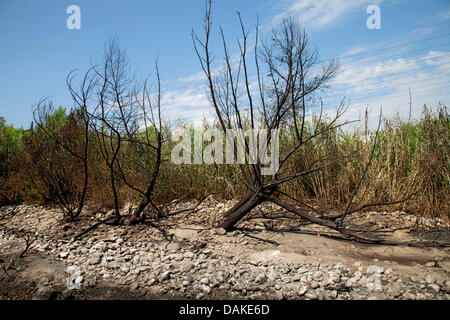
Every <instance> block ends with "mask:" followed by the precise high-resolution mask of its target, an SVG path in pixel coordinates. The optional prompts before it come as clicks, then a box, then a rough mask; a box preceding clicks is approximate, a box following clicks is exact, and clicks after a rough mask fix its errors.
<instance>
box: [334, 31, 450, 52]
mask: <svg viewBox="0 0 450 320" xmlns="http://www.w3.org/2000/svg"><path fill="white" fill-rule="evenodd" d="M448 36H450V33H447V34H443V35H440V36H436V37H431V38H425V39H420V40H416V41H410V42H404V43H402V44H397V45H394V46H389V47H384V48H380V49H375V50H370V51H366V52H361V53H355V54H349V55H343V56H338V58H348V57H355V56H360V55H365V54H368V53H373V52H378V51H384V50H389V49H394V48H399V47H403V46H407V45H410V44H412V43H420V42H425V41H429V40H435V39H440V38H444V37H448Z"/></svg>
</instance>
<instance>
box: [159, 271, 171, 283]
mask: <svg viewBox="0 0 450 320" xmlns="http://www.w3.org/2000/svg"><path fill="white" fill-rule="evenodd" d="M169 278H170V271H165V272H163V274H162V275H161V281H164V280H167V279H169Z"/></svg>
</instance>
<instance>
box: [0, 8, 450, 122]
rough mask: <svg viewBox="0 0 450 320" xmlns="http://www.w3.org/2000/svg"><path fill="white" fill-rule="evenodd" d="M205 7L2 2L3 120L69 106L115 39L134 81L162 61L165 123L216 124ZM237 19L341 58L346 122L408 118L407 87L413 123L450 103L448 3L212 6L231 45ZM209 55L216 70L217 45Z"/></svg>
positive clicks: (330, 100)
mask: <svg viewBox="0 0 450 320" xmlns="http://www.w3.org/2000/svg"><path fill="white" fill-rule="evenodd" d="M372 4H375V5H378V6H379V7H380V9H381V27H382V29H380V30H368V28H367V27H366V20H367V18H368V17H369V14H367V12H366V8H367V7H368V6H369V5H372ZM69 5H78V6H79V7H80V9H81V30H69V29H67V27H66V19H67V18H68V17H69V14H67V13H66V8H67V7H68V6H69ZM204 8H205V2H204V0H190V1H187V0H167V1H154V0H151V1H148V0H145V1H144V0H143V1H137V0H130V1H113V0H109V1H105V0H95V1H94V0H78V1H76V0H71V1H63V0H58V1H54V0H16V1H11V0H0V30H1V31H0V43H1V44H2V45H1V50H0V70H1V71H0V88H1V97H2V99H1V100H0V116H2V117H4V118H6V120H7V121H8V122H9V123H12V124H14V125H15V126H24V127H28V126H29V124H30V122H31V120H32V113H31V107H32V105H33V104H34V103H36V102H37V101H38V100H39V99H40V98H41V97H43V96H52V97H53V100H54V102H55V103H56V104H61V105H63V106H67V107H68V108H70V107H72V103H71V100H70V98H69V94H68V91H67V89H66V87H65V78H66V76H67V74H68V73H69V72H70V71H71V70H73V69H79V70H80V71H83V70H86V69H87V68H88V67H89V65H90V63H91V62H95V61H97V60H98V59H99V58H100V56H101V54H102V50H103V47H104V44H105V42H106V41H107V40H108V38H109V37H111V36H112V35H117V36H118V37H119V39H120V41H121V44H122V45H123V47H124V48H125V49H126V51H127V54H128V58H129V61H130V64H131V65H132V67H133V70H134V71H135V72H136V74H137V75H139V76H142V77H143V76H145V75H146V74H148V73H150V72H152V71H153V65H154V61H155V59H156V58H157V57H158V63H159V68H160V72H161V77H162V80H163V94H164V100H163V101H164V109H165V111H166V116H167V117H168V118H171V119H183V120H185V121H190V122H194V123H199V122H201V120H202V119H203V117H206V118H211V117H212V116H213V115H212V112H213V109H212V107H210V106H209V104H208V101H207V98H206V96H205V87H204V78H203V77H202V76H201V73H200V70H201V69H200V66H199V63H198V60H197V58H196V56H195V52H194V50H193V46H192V40H191V37H190V34H191V30H192V28H194V29H196V30H200V29H201V24H202V17H203V14H204ZM237 10H238V11H240V12H241V15H242V17H243V19H244V22H245V24H246V26H247V28H248V30H249V31H253V29H254V26H255V24H256V15H257V14H258V15H259V20H260V25H261V28H262V29H263V30H270V28H271V27H272V26H274V25H276V24H277V22H278V21H279V20H280V18H282V17H284V16H292V17H294V18H296V19H298V20H299V21H300V23H301V24H302V25H303V26H304V27H305V28H306V29H307V30H308V31H309V34H310V39H311V41H312V42H313V43H314V44H315V45H316V46H317V47H318V49H319V52H320V59H321V60H326V59H329V58H331V57H336V56H339V57H341V58H340V64H341V68H340V71H339V73H338V75H337V77H336V78H335V79H334V80H333V83H332V85H331V88H330V90H329V92H327V97H326V98H325V102H326V105H327V106H330V107H332V106H333V104H335V102H336V99H337V98H338V97H342V96H345V97H348V98H349V99H350V107H349V112H348V114H347V117H349V118H352V117H355V116H356V117H357V116H358V114H359V113H360V112H361V111H362V110H363V109H364V108H365V107H366V106H369V107H370V108H371V109H372V110H373V112H374V113H376V112H377V110H378V108H379V107H380V106H383V112H384V113H385V114H388V115H389V114H394V113H395V112H398V113H399V114H400V115H401V116H406V115H407V113H408V111H409V93H408V89H409V88H411V90H412V96H413V99H412V102H413V117H415V118H417V117H419V116H420V110H421V107H422V106H423V104H424V103H427V104H431V105H436V104H437V103H438V102H442V103H446V104H447V105H448V103H449V101H450V90H449V87H450V86H449V85H448V84H449V83H450V82H449V80H450V1H449V0H430V1H418V0H393V1H388V0H385V1H382V0H369V1H366V0H345V1H344V0H279V1H275V0H245V1H242V0H240V1H237V0H227V1H224V0H216V1H214V3H213V19H214V23H215V26H216V27H217V25H219V24H220V25H221V26H222V27H223V29H224V31H225V34H226V36H227V38H228V39H229V40H230V41H231V42H234V43H236V40H237V39H238V37H239V35H240V30H239V25H238V20H237V16H236V11H237ZM216 35H217V34H216ZM233 48H234V49H233ZM213 50H214V51H216V55H217V57H218V59H217V60H218V61H220V53H221V51H220V47H219V45H218V43H217V42H215V43H214V46H213ZM233 50H236V46H234V47H233V46H231V51H233ZM235 53H236V52H235Z"/></svg>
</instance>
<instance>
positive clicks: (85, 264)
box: [0, 201, 450, 300]
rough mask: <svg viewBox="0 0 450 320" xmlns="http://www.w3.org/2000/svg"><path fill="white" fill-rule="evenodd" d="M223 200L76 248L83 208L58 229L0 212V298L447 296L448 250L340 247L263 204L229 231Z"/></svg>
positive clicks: (373, 218) (37, 217)
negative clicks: (222, 224) (221, 220)
mask: <svg viewBox="0 0 450 320" xmlns="http://www.w3.org/2000/svg"><path fill="white" fill-rule="evenodd" d="M192 204H193V203H183V204H181V205H178V206H179V207H181V208H185V207H189V206H190V205H192ZM231 205H232V202H227V203H218V202H215V201H207V202H204V203H203V204H202V205H200V206H199V210H198V211H197V212H195V213H191V214H186V215H180V216H177V217H173V218H170V219H167V220H164V221H163V222H161V223H160V224H159V225H158V228H155V227H154V226H153V225H150V224H140V225H133V226H110V225H100V226H99V227H98V228H97V229H95V230H93V231H91V232H89V233H87V234H86V235H85V236H84V237H82V238H81V239H79V240H77V241H74V240H73V237H74V236H75V235H77V234H78V233H79V232H80V231H81V230H83V229H84V228H86V227H88V226H91V225H93V224H94V223H95V222H96V221H97V219H100V218H102V217H104V215H103V214H99V215H95V216H92V215H89V214H88V213H85V214H84V215H83V217H82V219H81V220H80V221H79V222H77V223H72V224H68V223H65V222H63V221H62V220H60V218H61V217H60V214H59V213H58V210H57V209H49V208H44V207H40V206H18V207H4V208H2V209H1V210H0V217H2V219H1V220H0V263H1V266H2V270H0V299H178V298H187V299H332V300H334V299H337V300H347V299H417V300H422V299H439V300H442V299H445V300H446V299H449V298H450V278H449V270H450V256H449V249H448V246H444V247H433V248H431V247H423V248H417V247H409V246H384V245H368V244H361V243H356V242H350V241H343V240H339V239H336V237H337V236H339V235H338V234H336V233H333V232H331V231H330V230H327V229H324V228H322V227H319V226H314V225H304V224H302V223H301V221H300V220H292V219H291V220H283V219H277V220H268V219H264V217H265V216H266V215H270V214H271V213H274V212H278V211H279V209H277V208H275V207H273V206H271V205H267V206H263V207H262V208H259V209H258V210H257V211H255V213H254V214H253V215H252V216H250V218H251V219H249V220H247V221H244V222H242V223H240V224H239V226H238V227H239V230H236V231H233V232H230V233H225V232H224V230H223V229H215V228H213V227H212V226H214V223H215V221H216V219H217V218H218V216H219V215H220V214H221V213H222V212H224V210H226V209H227V208H229V207H230V206H231ZM125 210H126V209H125ZM257 215H258V216H257ZM348 223H349V224H351V225H353V226H364V227H367V228H370V227H372V228H376V229H377V230H381V233H379V234H384V233H385V234H386V235H387V234H388V235H389V236H390V237H393V238H394V239H398V240H403V241H422V240H424V239H426V240H427V241H430V240H433V241H436V242H439V243H444V244H445V243H446V244H449V243H450V241H449V239H450V238H449V232H448V231H449V228H448V226H445V225H440V230H438V231H436V230H434V231H432V232H431V231H429V232H417V231H415V227H417V221H416V217H414V216H412V215H408V214H406V213H402V212H393V213H386V212H369V213H361V214H359V215H356V216H354V217H352V218H351V219H349V221H348ZM434 225H436V224H434ZM161 230H163V232H162V231H161ZM383 232H384V233H383ZM26 239H28V242H31V241H32V240H34V242H33V243H32V244H31V246H30V248H29V249H28V250H27V251H26V252H25V254H23V255H22V257H20V255H21V253H22V252H23V250H24V248H25V247H26ZM267 240H268V241H270V242H268V241H267Z"/></svg>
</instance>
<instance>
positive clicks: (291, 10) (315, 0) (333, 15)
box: [272, 0, 382, 29]
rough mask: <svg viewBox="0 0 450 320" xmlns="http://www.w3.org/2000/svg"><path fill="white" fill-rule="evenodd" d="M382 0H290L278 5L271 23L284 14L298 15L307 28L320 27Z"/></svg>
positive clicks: (284, 15)
mask: <svg viewBox="0 0 450 320" xmlns="http://www.w3.org/2000/svg"><path fill="white" fill-rule="evenodd" d="M381 2H382V0H346V1H342V0H290V1H285V2H283V3H282V4H281V5H280V9H281V13H279V14H277V15H276V16H275V17H274V18H273V20H272V23H273V24H277V23H278V22H279V21H280V20H281V19H283V18H284V17H286V16H293V17H298V18H299V20H300V22H301V23H303V24H304V25H306V26H308V28H309V29H320V28H322V27H324V26H326V25H331V24H333V23H335V22H336V21H337V20H339V19H340V18H342V17H344V16H345V15H347V14H349V13H351V12H354V11H356V10H360V9H361V8H363V7H364V6H368V5H372V4H379V3H381Z"/></svg>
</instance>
